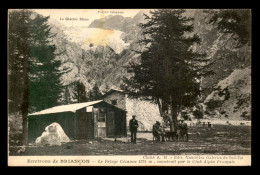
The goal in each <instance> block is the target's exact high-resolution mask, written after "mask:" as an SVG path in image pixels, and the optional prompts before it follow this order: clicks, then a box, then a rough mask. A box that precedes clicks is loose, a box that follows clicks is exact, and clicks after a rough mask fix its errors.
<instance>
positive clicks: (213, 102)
mask: <svg viewBox="0 0 260 175" xmlns="http://www.w3.org/2000/svg"><path fill="white" fill-rule="evenodd" d="M222 103H223V102H222V101H221V100H212V99H211V100H210V101H208V102H207V103H206V105H207V108H208V109H209V110H210V111H213V110H214V109H216V108H219V107H221V106H222Z"/></svg>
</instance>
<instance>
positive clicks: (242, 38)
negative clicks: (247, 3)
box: [207, 9, 251, 46]
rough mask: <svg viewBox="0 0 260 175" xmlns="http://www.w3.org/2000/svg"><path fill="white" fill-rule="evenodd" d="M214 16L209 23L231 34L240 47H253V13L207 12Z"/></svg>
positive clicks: (243, 10)
mask: <svg viewBox="0 0 260 175" xmlns="http://www.w3.org/2000/svg"><path fill="white" fill-rule="evenodd" d="M207 12H208V13H211V14H212V17H211V18H210V20H209V23H212V24H216V25H217V28H218V29H219V31H221V32H223V33H229V34H232V35H233V36H234V38H235V39H236V40H238V41H239V43H240V46H241V45H245V44H249V45H251V43H250V42H251V12H250V10H248V9H222V10H210V11H207Z"/></svg>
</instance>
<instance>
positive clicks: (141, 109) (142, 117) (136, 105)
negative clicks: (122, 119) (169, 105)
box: [126, 98, 162, 131]
mask: <svg viewBox="0 0 260 175" xmlns="http://www.w3.org/2000/svg"><path fill="white" fill-rule="evenodd" d="M126 111H127V113H126V117H127V126H128V127H127V128H128V129H129V120H131V118H132V115H136V119H137V120H138V121H139V128H138V130H139V131H152V127H153V124H154V123H155V122H156V121H160V122H162V118H161V117H160V112H159V108H158V106H157V105H156V104H154V103H151V102H149V101H145V100H139V99H130V98H126Z"/></svg>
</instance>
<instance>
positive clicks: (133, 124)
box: [129, 115, 139, 144]
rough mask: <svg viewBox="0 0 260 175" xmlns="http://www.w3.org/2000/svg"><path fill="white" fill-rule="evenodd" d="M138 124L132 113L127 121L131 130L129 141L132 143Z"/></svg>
mask: <svg viewBox="0 0 260 175" xmlns="http://www.w3.org/2000/svg"><path fill="white" fill-rule="evenodd" d="M138 126H139V125H138V121H137V120H136V119H135V115H133V116H132V119H131V120H130V121H129V127H130V132H131V143H134V144H136V133H137V128H138Z"/></svg>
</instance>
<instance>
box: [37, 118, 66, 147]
mask: <svg viewBox="0 0 260 175" xmlns="http://www.w3.org/2000/svg"><path fill="white" fill-rule="evenodd" d="M66 142H70V139H69V138H68V136H67V135H66V134H65V132H64V131H63V129H62V127H61V126H60V125H59V124H58V123H52V124H51V125H49V126H47V127H46V128H45V131H44V132H43V133H42V135H41V136H40V137H38V138H37V139H36V141H35V143H36V145H37V146H44V145H61V144H62V143H66Z"/></svg>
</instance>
